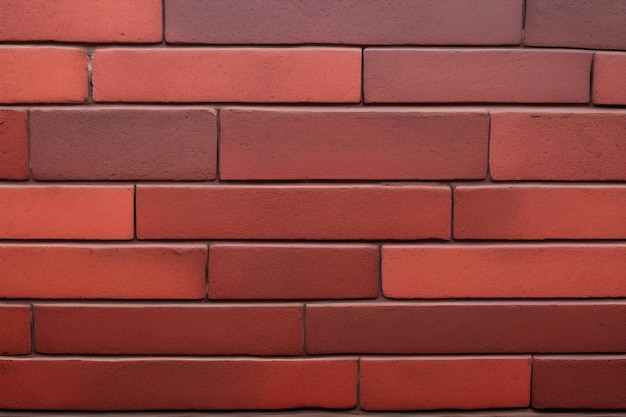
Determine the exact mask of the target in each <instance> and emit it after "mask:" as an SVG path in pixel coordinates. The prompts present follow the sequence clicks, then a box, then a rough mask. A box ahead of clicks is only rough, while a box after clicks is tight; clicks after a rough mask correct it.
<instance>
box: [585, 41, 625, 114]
mask: <svg viewBox="0 0 626 417" xmlns="http://www.w3.org/2000/svg"><path fill="white" fill-rule="evenodd" d="M624 71H626V54H624V53H611V52H607V53H597V54H595V58H594V60H593V92H592V95H593V102H594V103H595V104H603V105H604V104H608V105H619V104H626V81H625V80H624Z"/></svg>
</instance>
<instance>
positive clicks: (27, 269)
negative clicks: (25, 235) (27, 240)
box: [0, 244, 207, 299]
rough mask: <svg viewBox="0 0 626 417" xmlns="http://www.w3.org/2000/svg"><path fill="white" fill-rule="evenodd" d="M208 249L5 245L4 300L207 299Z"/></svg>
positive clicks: (0, 265)
mask: <svg viewBox="0 0 626 417" xmlns="http://www.w3.org/2000/svg"><path fill="white" fill-rule="evenodd" d="M206 257H207V250H206V246H205V245H171V246H164V245H132V246H131V245H113V244H107V245H102V244H98V245H95V244H92V245H86V244H80V245H69V244H55V245H2V246H0V270H2V271H3V279H2V281H0V297H3V298H66V299H69V298H131V299H132V298H139V299H150V298H161V299H178V298H196V299H199V298H204V295H205V292H206Z"/></svg>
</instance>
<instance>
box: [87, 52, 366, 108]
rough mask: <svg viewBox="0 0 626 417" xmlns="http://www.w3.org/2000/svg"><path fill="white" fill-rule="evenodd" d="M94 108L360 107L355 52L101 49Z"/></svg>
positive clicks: (358, 56) (358, 58)
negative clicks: (196, 105) (201, 105)
mask: <svg viewBox="0 0 626 417" xmlns="http://www.w3.org/2000/svg"><path fill="white" fill-rule="evenodd" d="M93 96H94V100H95V101H99V102H246V103H250V102H252V103H254V102H269V103H283V102H284V103H300V102H321V103H326V102H328V103H358V102H359V101H360V100H361V50H360V49H357V48H298V49H291V48H229V49H223V48H220V49H208V48H203V49H197V48H193V49H191V48H189V49H181V50H174V49H101V50H98V51H96V52H95V54H94V56H93Z"/></svg>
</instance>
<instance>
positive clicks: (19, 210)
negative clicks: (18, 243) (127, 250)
mask: <svg viewBox="0 0 626 417" xmlns="http://www.w3.org/2000/svg"><path fill="white" fill-rule="evenodd" d="M133 234H134V232H133V187H132V186H111V187H102V186H66V185H60V186H47V187H42V186H12V185H5V186H0V238H1V239H116V240H122V239H132V238H133Z"/></svg>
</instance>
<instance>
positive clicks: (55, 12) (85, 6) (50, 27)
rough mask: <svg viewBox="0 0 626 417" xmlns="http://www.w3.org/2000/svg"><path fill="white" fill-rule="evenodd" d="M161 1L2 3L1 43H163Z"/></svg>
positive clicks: (13, 0) (4, 0) (6, 0)
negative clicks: (6, 41)
mask: <svg viewBox="0 0 626 417" xmlns="http://www.w3.org/2000/svg"><path fill="white" fill-rule="evenodd" d="M161 34H162V18H161V1H160V0H124V1H119V0H46V1H44V2H31V1H22V0H1V1H0V40H9V41H66V42H160V41H161V38H162V35H161Z"/></svg>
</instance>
